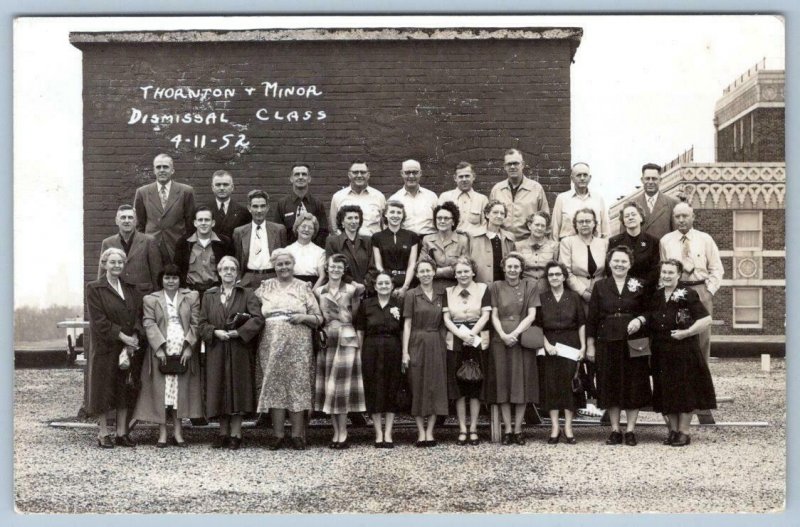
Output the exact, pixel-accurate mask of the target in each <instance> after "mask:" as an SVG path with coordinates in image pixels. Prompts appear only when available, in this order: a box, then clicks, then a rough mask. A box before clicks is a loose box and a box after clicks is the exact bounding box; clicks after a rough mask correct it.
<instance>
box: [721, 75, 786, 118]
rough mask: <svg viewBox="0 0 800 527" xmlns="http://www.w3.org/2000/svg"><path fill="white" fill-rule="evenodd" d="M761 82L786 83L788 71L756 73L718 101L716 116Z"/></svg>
mask: <svg viewBox="0 0 800 527" xmlns="http://www.w3.org/2000/svg"><path fill="white" fill-rule="evenodd" d="M761 80H771V81H783V82H786V70H758V71H754V72H753V73H751V74H750V75H749V76H748V77H747V79H745V80H744V81H743V82H742V83H741V84H739V85H738V86H736V87H735V88H734V89H732V90H730V91H729V92H728V93H725V94H724V95H723V96H722V97H720V98H719V99H717V102H716V103H715V104H714V115H715V116H716V115H718V114H719V113H720V112H721V111H722V110H723V109H724V108H725V107H726V106H728V105H729V104H731V103H732V102H733V101H735V100H736V99H737V98H739V96H741V94H742V93H744V92H745V91H747V90H749V89H750V88H752V87H753V86H755V85H757V84H758V83H759V81H761Z"/></svg>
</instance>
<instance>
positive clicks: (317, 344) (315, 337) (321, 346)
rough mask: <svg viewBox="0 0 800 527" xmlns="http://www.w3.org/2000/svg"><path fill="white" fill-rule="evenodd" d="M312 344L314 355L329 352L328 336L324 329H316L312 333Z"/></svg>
mask: <svg viewBox="0 0 800 527" xmlns="http://www.w3.org/2000/svg"><path fill="white" fill-rule="evenodd" d="M311 344H312V347H313V349H314V355H316V354H317V353H320V352H322V353H325V352H326V351H328V334H327V333H325V330H324V329H315V330H314V331H313V332H312V333H311Z"/></svg>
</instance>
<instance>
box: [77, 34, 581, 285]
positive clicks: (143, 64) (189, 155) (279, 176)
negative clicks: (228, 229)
mask: <svg viewBox="0 0 800 527" xmlns="http://www.w3.org/2000/svg"><path fill="white" fill-rule="evenodd" d="M76 45H77V46H78V47H79V48H81V50H82V51H83V65H84V72H83V89H84V113H83V121H84V196H85V197H84V239H85V242H84V243H85V246H84V256H85V258H84V262H85V264H84V268H85V277H86V279H87V280H89V279H92V278H93V276H94V274H95V273H96V265H97V264H96V262H97V257H98V254H97V253H98V249H99V245H100V241H101V240H102V238H104V237H105V236H108V235H111V234H113V233H114V232H116V227H115V225H114V220H113V218H114V211H115V210H116V208H117V206H118V205H119V204H121V203H125V202H128V203H130V202H132V200H133V195H134V191H135V189H136V188H137V187H138V186H140V185H142V184H145V183H149V182H151V181H153V175H152V159H153V157H154V155H155V154H156V153H159V152H166V153H169V154H170V155H172V156H173V158H174V160H175V169H176V176H175V178H176V180H177V181H181V182H187V183H189V184H191V185H193V186H194V187H195V192H196V196H197V201H198V203H204V202H206V201H208V200H210V199H211V197H212V195H211V192H210V176H211V173H212V172H213V171H215V170H217V169H222V168H224V169H228V170H230V171H232V173H233V174H234V178H235V181H236V195H235V199H237V200H240V201H241V200H243V198H244V196H245V195H246V193H247V191H248V190H250V189H252V188H256V187H258V188H263V189H265V190H267V191H268V192H269V193H270V194H271V195H274V196H275V197H280V196H282V195H284V193H285V192H286V191H287V189H288V180H287V178H288V175H289V171H290V166H291V164H292V163H293V162H296V161H303V162H307V163H310V164H311V172H312V176H313V177H314V178H315V180H314V181H313V182H312V185H313V191H314V193H315V194H317V195H319V196H321V197H323V198H324V199H325V200H329V199H330V196H331V195H332V194H333V192H335V191H336V190H338V189H339V188H341V187H343V186H345V185H346V184H347V176H346V173H347V168H348V167H349V164H350V162H351V161H352V160H354V159H356V158H363V159H365V160H366V161H367V162H368V164H369V167H370V171H371V173H372V180H371V184H373V186H375V187H376V188H378V189H379V190H381V191H383V192H385V193H386V194H387V195H388V194H389V193H391V192H394V191H395V190H396V189H397V188H399V187H400V186H401V184H402V182H401V179H400V177H399V170H400V164H401V161H402V160H403V159H406V158H416V159H418V160H420V161H421V163H422V167H423V171H424V180H423V186H426V187H428V188H431V189H432V190H434V191H435V192H437V193H438V192H440V191H442V190H445V189H447V188H451V187H452V186H453V182H452V179H451V177H450V174H452V173H453V172H454V168H455V165H456V164H457V163H458V161H460V160H462V159H464V160H469V161H471V162H473V163H474V165H475V167H476V171H477V174H478V182H477V185H476V186H477V188H478V190H479V191H482V192H488V190H489V188H490V187H491V185H492V184H494V183H495V182H496V181H498V180H500V179H501V178H502V177H503V172H502V152H503V150H504V149H506V148H508V147H518V148H520V149H521V150H523V151H524V152H525V153H526V154H527V155H526V161H527V162H528V163H529V164H530V165H531V167H532V168H531V174H532V175H533V176H534V177H536V178H538V180H539V181H540V182H541V183H542V184H543V185H544V187H545V189H546V190H547V191H548V196H549V199H550V201H551V203H552V201H553V199H554V196H555V194H557V193H558V192H561V191H563V190H565V189H566V188H567V187H568V184H569V170H568V167H569V166H570V63H571V58H572V55H571V53H572V51H573V49H572V48H573V47H574V45H575V44H574V42H573V43H571V42H570V41H567V40H546V39H544V40H479V41H457V40H453V41H441V40H439V41H414V40H410V41H363V42H362V41H325V42H315V41H304V42H300V41H296V42H282V41H259V42H201V43H169V44H164V43H158V44H150V43H138V42H135V43H131V42H117V43H113V42H112V43H88V44H87V43H82V44H76ZM263 82H271V83H277V89H280V88H288V87H290V86H294V87H296V90H295V93H294V95H286V94H284V96H283V97H277V96H276V95H277V93H273V92H272V91H271V89H270V90H268V89H267V87H268V86H267V85H264V84H262V83H263ZM148 86H151V88H148V89H144V88H146V87H148ZM311 86H313V87H314V88H311ZM178 87H192V88H196V89H197V88H208V89H212V90H213V89H218V90H221V92H219V94H218V95H215V94H214V93H213V92H211V93H210V96H209V97H208V98H206V99H204V100H199V99H198V98H194V99H191V98H190V99H184V98H180V97H177V96H176V95H175V93H177V92H175V91H173V92H170V91H169V88H173V89H175V88H178ZM299 87H303V88H305V89H304V90H303V92H304V93H303V94H302V95H298V93H299V90H298V89H297V88H299ZM157 88H164V89H165V91H164V92H159V93H160V98H158V99H154V95H155V94H156V92H155V90H156V89H157ZM226 88H227V89H228V90H229V92H228V93H227V94H226V93H224V90H225V89H226ZM246 88H253V91H252V92H250V93H247V92H246ZM230 90H234V91H235V94H233V95H232V94H231V93H232V92H230ZM168 96H169V97H171V98H167V97H168ZM293 111H294V112H297V113H296V114H292V113H291V112H293ZM321 112H323V113H321ZM145 114H147V115H153V114H155V115H158V116H161V115H162V114H168V115H177V116H178V117H177V119H178V120H179V121H180V120H181V119H183V118H184V116H185V115H189V116H190V117H189V119H194V118H195V116H199V118H202V119H203V120H204V121H205V122H204V123H203V124H194V123H192V124H184V123H177V124H175V123H172V124H170V123H164V122H163V119H162V118H160V117H159V120H161V121H162V122H160V123H159V124H154V123H153V122H152V121H149V120H148V119H150V118H147V117H144V115H145ZM223 114H224V118H223ZM289 116H292V117H294V116H296V117H297V121H294V120H290V119H288V117H289ZM137 117H138V118H137ZM142 119H145V120H146V121H147V124H142V123H141V120H142ZM132 121H133V122H132ZM223 121H227V122H223ZM130 122H132V124H129V123H130ZM178 136H180V137H178ZM237 141H240V145H239V146H238V147H237V146H236V142H237Z"/></svg>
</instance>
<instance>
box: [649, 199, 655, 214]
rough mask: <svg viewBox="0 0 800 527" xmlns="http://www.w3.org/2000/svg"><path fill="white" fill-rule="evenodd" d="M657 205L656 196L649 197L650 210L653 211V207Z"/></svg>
mask: <svg viewBox="0 0 800 527" xmlns="http://www.w3.org/2000/svg"><path fill="white" fill-rule="evenodd" d="M655 205H656V197H655V196H650V197H649V198H647V208H648V209H650V212H653V207H654V206H655Z"/></svg>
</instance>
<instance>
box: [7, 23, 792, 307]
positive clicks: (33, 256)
mask: <svg viewBox="0 0 800 527" xmlns="http://www.w3.org/2000/svg"><path fill="white" fill-rule="evenodd" d="M325 26H330V27H392V26H396V27H409V26H423V27H454V26H458V27H521V26H526V27H536V26H568V27H582V28H583V30H584V35H583V38H582V40H581V44H580V47H579V48H578V51H577V53H576V55H575V62H574V64H573V65H572V70H571V76H572V82H571V90H572V93H571V97H572V112H571V120H572V122H571V128H572V132H571V133H572V159H573V161H578V160H584V161H587V162H588V163H589V164H590V165H591V167H592V175H593V180H592V188H593V189H594V190H596V191H598V192H600V193H601V194H602V195H603V197H604V198H605V200H606V203H607V204H608V205H611V204H612V203H613V202H614V201H616V198H617V197H619V196H621V195H623V194H627V193H630V192H631V191H633V190H634V189H635V186H636V185H638V184H639V170H640V167H641V165H642V164H644V163H646V162H650V161H652V162H656V163H659V164H664V163H666V162H668V161H670V160H671V159H673V158H675V157H677V156H678V155H679V154H680V153H681V152H683V151H684V150H686V149H688V148H690V147H694V159H695V161H697V162H711V161H714V127H713V117H714V104H715V102H716V101H717V100H718V99H719V98H720V97H721V96H722V92H723V89H724V88H725V87H726V86H728V85H729V84H730V83H732V82H733V81H734V80H735V79H736V78H737V77H739V76H740V75H741V74H742V73H744V72H746V71H747V70H748V69H749V68H751V67H753V66H754V65H755V64H756V63H757V62H759V61H761V60H762V59H764V58H766V61H767V65H768V66H769V67H770V68H775V69H783V64H784V56H785V55H784V52H785V31H784V23H783V20H782V19H781V18H780V17H777V16H771V15H762V16H698V15H688V16H592V17H588V16H499V17H489V16H479V17H478V16H475V17H454V16H447V17H436V16H431V17H409V16H405V17H206V18H193V17H181V18H169V17H158V18H149V17H137V18H126V17H122V18H100V17H98V18H35V19H34V18H18V19H16V21H15V23H14V280H15V299H14V305H15V306H16V307H19V306H26V305H27V306H37V307H45V306H47V305H51V304H60V305H75V306H80V305H81V304H82V297H83V293H82V291H83V251H82V237H83V236H82V233H83V211H82V192H83V171H82V156H83V154H82V122H81V120H82V104H83V103H82V99H81V91H82V86H81V80H82V69H81V68H82V65H81V64H82V63H81V52H80V51H79V50H78V49H77V48H75V47H73V46H72V45H71V44H70V43H69V32H70V31H126V30H168V29H259V28H273V27H277V28H283V27H286V28H289V27H325ZM43 210H51V211H58V212H57V213H56V214H55V215H49V214H42V211H43ZM54 219H55V221H56V222H57V225H58V233H53V232H52V228H53V221H54ZM109 221H111V222H113V220H112V219H110V220H109ZM42 233H49V234H47V236H48V237H49V243H50V244H51V247H52V248H53V249H54V250H52V251H49V252H48V255H49V256H48V257H47V258H42V257H41V254H40V251H39V249H38V247H37V244H36V241H37V240H39V239H41V236H42Z"/></svg>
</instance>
